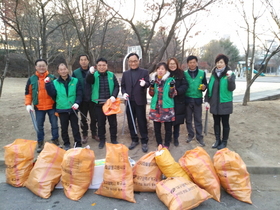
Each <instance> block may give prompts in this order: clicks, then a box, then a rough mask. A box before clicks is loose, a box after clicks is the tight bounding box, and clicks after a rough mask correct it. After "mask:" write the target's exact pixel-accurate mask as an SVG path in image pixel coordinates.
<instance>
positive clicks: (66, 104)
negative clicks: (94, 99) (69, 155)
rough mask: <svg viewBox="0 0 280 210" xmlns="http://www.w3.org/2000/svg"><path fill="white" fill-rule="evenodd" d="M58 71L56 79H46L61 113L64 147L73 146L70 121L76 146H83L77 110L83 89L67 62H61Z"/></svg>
mask: <svg viewBox="0 0 280 210" xmlns="http://www.w3.org/2000/svg"><path fill="white" fill-rule="evenodd" d="M57 72H58V74H59V77H58V78H57V79H56V80H54V81H53V82H51V81H50V79H49V77H46V79H45V80H44V81H45V83H46V89H47V91H48V94H49V95H50V96H52V97H53V98H54V99H55V101H56V111H57V113H58V114H59V119H60V126H61V137H62V140H63V142H64V149H65V150H68V149H70V148H71V146H70V139H69V135H68V127H69V122H70V124H71V128H72V133H73V137H74V142H75V144H74V146H76V147H81V146H82V144H81V134H80V131H79V120H78V113H77V110H78V108H79V104H80V103H81V101H82V97H83V95H82V94H83V91H82V87H81V84H80V82H79V80H78V79H77V78H74V77H71V76H70V75H69V70H68V68H67V66H66V64H64V63H61V64H59V65H58V66H57Z"/></svg>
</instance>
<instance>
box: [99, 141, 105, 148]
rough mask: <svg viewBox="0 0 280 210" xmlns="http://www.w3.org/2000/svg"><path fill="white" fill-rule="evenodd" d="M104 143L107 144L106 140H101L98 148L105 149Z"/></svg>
mask: <svg viewBox="0 0 280 210" xmlns="http://www.w3.org/2000/svg"><path fill="white" fill-rule="evenodd" d="M104 145H105V141H100V143H99V145H98V148H99V149H103V148H104Z"/></svg>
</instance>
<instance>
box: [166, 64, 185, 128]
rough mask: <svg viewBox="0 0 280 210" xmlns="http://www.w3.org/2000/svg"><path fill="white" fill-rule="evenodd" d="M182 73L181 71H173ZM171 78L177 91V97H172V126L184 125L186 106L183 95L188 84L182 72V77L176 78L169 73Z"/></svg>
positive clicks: (172, 73)
mask: <svg viewBox="0 0 280 210" xmlns="http://www.w3.org/2000/svg"><path fill="white" fill-rule="evenodd" d="M175 71H182V70H179V69H177V70H175ZM170 73H171V75H170V76H171V77H173V78H174V79H175V89H176V91H177V95H176V96H175V97H174V105H175V107H174V109H175V121H174V125H177V124H184V120H185V113H186V106H185V93H186V90H187V89H188V82H187V80H186V79H185V77H184V72H183V71H182V75H181V76H180V77H179V76H176V74H174V72H173V71H170Z"/></svg>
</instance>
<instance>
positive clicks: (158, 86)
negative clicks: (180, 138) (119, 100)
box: [149, 62, 175, 149]
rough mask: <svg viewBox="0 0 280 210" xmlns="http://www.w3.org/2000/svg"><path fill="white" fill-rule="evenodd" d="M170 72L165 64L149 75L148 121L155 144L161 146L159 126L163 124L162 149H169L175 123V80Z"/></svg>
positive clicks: (159, 65) (159, 64) (162, 63)
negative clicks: (150, 122)
mask: <svg viewBox="0 0 280 210" xmlns="http://www.w3.org/2000/svg"><path fill="white" fill-rule="evenodd" d="M169 76H170V72H169V71H168V66H167V64H166V63H165V62H160V63H158V64H157V66H156V72H154V73H152V74H151V77H150V84H151V86H150V88H149V94H150V96H152V99H151V105H150V106H151V107H150V112H149V119H150V120H152V121H153V122H154V131H155V137H156V141H157V144H158V145H160V144H162V143H163V142H162V136H161V124H162V123H164V128H165V139H164V145H163V147H165V148H167V149H169V146H170V141H171V138H172V125H173V122H174V121H175V110H174V96H175V80H174V78H173V77H169Z"/></svg>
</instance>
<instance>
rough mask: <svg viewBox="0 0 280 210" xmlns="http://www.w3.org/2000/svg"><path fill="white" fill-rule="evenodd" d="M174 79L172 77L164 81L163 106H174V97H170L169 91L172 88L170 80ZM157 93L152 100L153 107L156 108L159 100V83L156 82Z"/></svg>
mask: <svg viewBox="0 0 280 210" xmlns="http://www.w3.org/2000/svg"><path fill="white" fill-rule="evenodd" d="M172 80H173V78H172V77H169V78H167V80H166V81H165V83H164V86H163V94H162V108H164V109H166V108H174V99H173V98H170V97H169V95H168V93H169V88H170V82H171V81H172ZM154 90H155V94H154V96H153V97H152V100H151V109H156V104H157V101H158V84H155V89H154Z"/></svg>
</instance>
